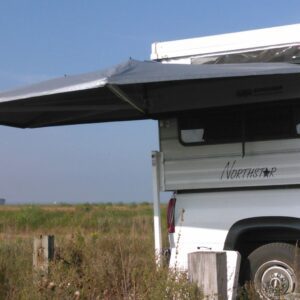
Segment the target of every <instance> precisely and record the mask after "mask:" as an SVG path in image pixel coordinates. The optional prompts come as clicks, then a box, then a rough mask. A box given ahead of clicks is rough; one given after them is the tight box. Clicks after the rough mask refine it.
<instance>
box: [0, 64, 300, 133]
mask: <svg viewBox="0 0 300 300" xmlns="http://www.w3.org/2000/svg"><path fill="white" fill-rule="evenodd" d="M297 98H300V66H298V65H293V64H288V63H246V64H227V65H180V64H162V63H158V62H149V61H146V62H141V61H136V60H129V61H128V62H126V63H124V64H120V65H117V66H116V67H113V68H111V69H108V70H105V71H98V72H93V73H87V74H82V75H76V76H64V77H62V78H58V79H53V80H48V81H45V82H41V83H38V84H35V85H31V86H28V87H25V88H21V89H17V90H13V91H8V92H4V93H0V124H2V125H8V126H14V127H20V128H28V127H44V126H54V125H68V124H83V123H96V122H107V121H122V120H140V119H159V118H161V117H163V116H165V115H175V114H177V113H179V112H182V111H188V110H194V109H204V108H211V107H225V106H229V105H241V104H247V103H259V102H269V101H277V100H287V99H297Z"/></svg>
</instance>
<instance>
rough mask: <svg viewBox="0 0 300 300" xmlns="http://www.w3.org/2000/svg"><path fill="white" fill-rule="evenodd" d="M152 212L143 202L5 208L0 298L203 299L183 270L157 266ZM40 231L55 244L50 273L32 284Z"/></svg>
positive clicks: (0, 231)
mask: <svg viewBox="0 0 300 300" xmlns="http://www.w3.org/2000/svg"><path fill="white" fill-rule="evenodd" d="M165 209H166V207H165V206H162V215H163V216H165ZM152 214H153V212H152V206H151V205H150V204H147V203H143V204H135V203H132V204H129V205H124V204H118V205H113V204H99V205H91V204H83V205H75V206H70V205H56V206H18V207H6V206H4V207H3V208H1V209H0V239H1V240H0V299H30V300H35V299H105V300H109V299H116V300H117V299H128V300H129V299H154V300H155V299H158V300H159V299H199V298H201V297H200V294H199V291H198V289H197V288H196V287H195V286H194V285H192V284H190V283H189V282H188V280H187V279H186V274H179V273H177V274H173V273H170V272H168V270H167V268H166V267H162V268H159V269H157V268H156V265H155V257H154V250H153V249H154V245H153V221H152ZM163 224H164V232H166V230H165V220H164V219H163ZM38 234H54V235H55V246H56V248H55V259H54V261H53V262H51V265H50V273H49V275H48V276H47V277H44V278H43V279H42V278H41V279H40V280H39V281H38V282H37V283H34V281H33V277H34V272H33V270H32V251H33V249H32V244H33V236H34V235H38ZM166 240H167V237H166V236H164V243H165V244H166Z"/></svg>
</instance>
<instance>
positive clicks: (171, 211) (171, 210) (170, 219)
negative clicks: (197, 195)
mask: <svg viewBox="0 0 300 300" xmlns="http://www.w3.org/2000/svg"><path fill="white" fill-rule="evenodd" d="M175 204H176V198H175V197H173V198H171V199H170V200H169V204H168V210H167V225H168V232H169V233H174V232H175V218H174V215H175Z"/></svg>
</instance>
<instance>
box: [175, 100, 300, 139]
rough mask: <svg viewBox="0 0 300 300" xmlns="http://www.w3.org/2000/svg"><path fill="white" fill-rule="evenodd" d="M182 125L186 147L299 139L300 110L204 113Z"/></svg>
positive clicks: (185, 118) (278, 108)
mask: <svg viewBox="0 0 300 300" xmlns="http://www.w3.org/2000/svg"><path fill="white" fill-rule="evenodd" d="M178 121H179V123H178V124H179V133H180V140H181V142H182V143H183V144H213V143H227V142H238V141H243V140H245V141H253V140H267V139H280V138H289V137H297V136H298V135H299V132H300V125H299V124H300V113H299V107H297V106H295V105H294V106H292V105H285V106H283V105H277V106H274V105H273V106H264V107H263V106H260V107H255V108H251V107H250V108H243V109H235V110H225V111H224V110H223V111H214V112H213V111H212V112H201V113H197V114H189V115H185V116H182V117H180V118H179V119H178Z"/></svg>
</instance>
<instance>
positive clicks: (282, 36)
mask: <svg viewBox="0 0 300 300" xmlns="http://www.w3.org/2000/svg"><path fill="white" fill-rule="evenodd" d="M295 45H300V24H294V25H287V26H279V27H272V28H265V29H257V30H249V31H242V32H235V33H228V34H220V35H212V36H206V37H199V38H191V39H183V40H175V41H167V42H157V43H153V44H152V52H151V59H152V60H170V59H176V58H180V57H181V58H184V57H191V56H199V55H201V56H213V55H222V54H229V53H241V52H250V51H257V50H265V49H274V48H282V47H289V46H295Z"/></svg>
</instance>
